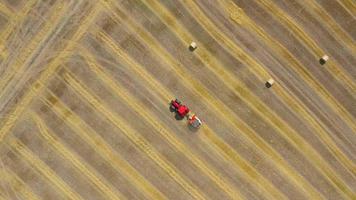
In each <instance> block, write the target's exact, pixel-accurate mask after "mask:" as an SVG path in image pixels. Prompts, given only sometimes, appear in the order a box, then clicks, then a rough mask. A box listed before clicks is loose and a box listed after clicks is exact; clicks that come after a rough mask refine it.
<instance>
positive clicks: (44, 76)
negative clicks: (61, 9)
mask: <svg viewBox="0 0 356 200" xmlns="http://www.w3.org/2000/svg"><path fill="white" fill-rule="evenodd" d="M99 12H101V7H98V6H96V7H95V8H94V9H92V11H91V12H90V14H89V15H87V16H86V18H85V19H84V21H83V23H81V25H80V26H79V27H78V29H77V30H76V32H75V33H74V35H73V37H72V39H71V41H73V42H72V43H69V44H68V45H67V46H66V47H65V48H64V49H63V51H61V52H60V53H59V55H58V56H57V57H56V58H55V59H53V61H52V62H51V63H49V64H48V66H47V67H46V69H45V70H44V71H43V72H42V73H41V74H40V76H39V77H38V79H37V80H36V81H35V82H34V83H33V84H32V85H31V86H30V87H29V89H28V91H27V93H26V94H24V97H23V98H22V99H20V100H19V102H18V103H17V105H16V107H15V109H14V111H13V112H11V114H10V115H9V116H10V117H8V118H7V120H6V121H5V123H4V124H3V125H2V126H1V128H0V144H1V143H2V141H3V139H4V137H5V136H6V134H7V133H8V132H9V131H10V130H11V129H12V127H13V126H14V125H15V123H16V121H17V119H18V118H19V116H20V115H21V113H23V111H24V110H25V109H26V108H27V107H28V105H29V104H30V103H31V101H32V99H33V98H34V97H36V95H37V93H38V92H39V91H40V90H41V89H42V88H43V84H45V83H46V82H47V80H49V78H50V77H51V76H52V75H53V73H55V72H56V70H57V68H58V67H59V63H61V62H63V59H66V58H67V57H68V56H69V55H70V54H71V53H72V50H73V49H74V48H75V44H76V43H75V42H76V41H78V40H80V39H81V38H82V37H83V35H84V34H85V33H86V31H87V29H88V28H89V25H90V24H91V23H92V21H93V20H94V19H95V18H96V16H97V14H98V13H99Z"/></svg>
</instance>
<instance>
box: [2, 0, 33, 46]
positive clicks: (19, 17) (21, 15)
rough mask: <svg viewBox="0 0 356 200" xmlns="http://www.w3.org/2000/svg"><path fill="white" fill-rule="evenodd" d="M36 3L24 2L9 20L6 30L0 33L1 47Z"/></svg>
mask: <svg viewBox="0 0 356 200" xmlns="http://www.w3.org/2000/svg"><path fill="white" fill-rule="evenodd" d="M37 2H38V0H29V1H28V2H26V4H25V5H24V6H23V8H22V9H21V10H20V11H19V12H18V13H16V14H15V15H14V16H13V17H12V18H11V20H10V21H9V24H8V25H7V26H6V29H5V30H4V31H2V32H1V33H0V40H1V42H2V45H4V43H5V42H6V41H7V38H8V37H9V36H10V35H11V34H12V33H13V32H14V31H15V28H16V26H17V25H18V23H19V22H21V21H23V20H24V18H25V17H27V14H28V13H29V12H30V11H31V9H32V7H33V6H34V5H35V4H36V3H37Z"/></svg>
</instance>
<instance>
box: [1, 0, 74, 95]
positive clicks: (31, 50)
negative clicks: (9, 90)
mask: <svg viewBox="0 0 356 200" xmlns="http://www.w3.org/2000/svg"><path fill="white" fill-rule="evenodd" d="M59 2H60V3H58V4H56V6H55V8H54V11H53V13H52V15H51V16H50V18H49V19H48V21H49V22H50V23H46V25H45V26H44V27H43V28H42V29H41V31H40V32H39V33H37V34H36V36H35V38H33V39H32V40H31V42H30V44H29V45H28V46H27V47H26V51H23V52H22V54H20V55H19V58H18V59H16V63H15V64H14V66H12V67H11V69H8V70H5V74H4V75H3V76H2V78H1V80H0V91H1V92H0V96H2V95H3V92H5V91H6V90H5V88H6V86H7V85H8V84H10V82H11V79H12V78H13V77H15V76H18V75H19V74H22V73H23V72H24V69H26V67H27V65H26V64H25V63H26V61H27V60H29V59H30V58H32V57H33V56H34V55H35V52H36V51H37V50H38V46H39V44H40V43H41V42H42V41H44V40H46V39H47V38H48V36H49V35H48V34H50V33H52V31H50V30H53V29H54V28H55V27H57V25H58V24H59V23H60V21H61V19H62V18H61V17H62V16H63V15H64V13H65V11H67V8H69V6H68V5H66V6H64V3H63V1H59Z"/></svg>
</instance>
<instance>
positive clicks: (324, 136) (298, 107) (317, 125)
mask: <svg viewBox="0 0 356 200" xmlns="http://www.w3.org/2000/svg"><path fill="white" fill-rule="evenodd" d="M243 21H244V22H245V23H244V25H247V26H251V27H252V29H253V31H254V32H256V33H258V34H259V35H260V36H261V37H264V38H268V39H266V40H268V43H269V45H270V46H274V45H273V44H272V42H273V41H272V38H269V37H268V36H267V34H266V33H263V30H262V29H261V28H259V27H258V26H257V25H256V24H255V23H254V22H253V21H252V20H251V19H248V17H247V16H245V18H244V19H243ZM266 43H267V42H266ZM280 46H281V45H280ZM281 54H282V53H281ZM245 60H247V59H245ZM294 60H296V59H294ZM252 62H254V61H252ZM252 62H251V63H250V64H249V66H250V65H254V66H259V65H258V63H257V62H254V63H252ZM247 63H249V62H247ZM261 68H262V67H261ZM275 92H276V93H277V94H278V95H279V97H280V98H282V99H283V102H284V103H285V104H286V105H288V107H289V108H290V109H291V110H293V111H294V112H295V113H298V114H300V115H301V116H303V117H304V118H306V119H307V122H308V123H309V124H310V126H311V127H312V128H313V129H314V131H315V133H316V134H318V135H319V138H320V139H321V140H322V142H323V143H324V144H326V146H327V147H328V149H329V150H330V151H331V152H332V153H333V154H334V156H335V157H336V158H337V159H338V160H339V161H340V162H341V163H342V164H343V165H344V166H345V167H346V169H347V170H348V171H350V172H351V173H352V175H354V174H356V168H355V165H354V164H353V162H352V161H350V160H349V158H348V157H347V156H346V155H344V154H343V153H342V152H341V150H340V149H339V148H338V147H337V145H336V144H335V143H334V141H333V139H332V138H331V137H330V136H329V134H328V133H327V132H326V130H328V128H327V127H326V126H325V125H324V124H323V123H322V122H321V121H320V120H318V119H316V118H315V117H313V116H312V115H311V114H309V113H311V111H310V110H309V109H308V108H306V107H305V106H304V105H303V103H302V102H301V101H300V100H299V99H298V98H297V97H295V96H294V95H289V94H288V93H287V92H284V91H283V90H282V89H281V88H280V87H276V89H275ZM291 105H293V106H291ZM351 128H352V126H351Z"/></svg>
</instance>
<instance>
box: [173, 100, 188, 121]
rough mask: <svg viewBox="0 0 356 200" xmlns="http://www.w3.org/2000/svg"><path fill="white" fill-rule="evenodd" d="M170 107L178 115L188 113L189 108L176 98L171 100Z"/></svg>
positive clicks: (181, 115)
mask: <svg viewBox="0 0 356 200" xmlns="http://www.w3.org/2000/svg"><path fill="white" fill-rule="evenodd" d="M171 109H172V110H174V111H176V112H177V114H178V115H179V116H180V117H185V116H186V115H187V114H188V113H189V108H188V107H187V106H185V105H183V104H182V103H181V102H180V101H179V100H178V99H175V100H174V101H173V100H172V101H171Z"/></svg>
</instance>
